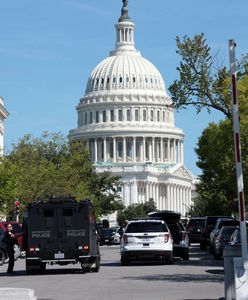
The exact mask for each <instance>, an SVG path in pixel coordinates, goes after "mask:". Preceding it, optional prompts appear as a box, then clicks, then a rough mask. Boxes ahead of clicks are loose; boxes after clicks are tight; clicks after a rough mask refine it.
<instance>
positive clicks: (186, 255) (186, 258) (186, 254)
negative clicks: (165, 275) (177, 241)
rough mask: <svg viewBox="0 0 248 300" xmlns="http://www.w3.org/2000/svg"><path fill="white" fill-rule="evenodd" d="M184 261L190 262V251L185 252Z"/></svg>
mask: <svg viewBox="0 0 248 300" xmlns="http://www.w3.org/2000/svg"><path fill="white" fill-rule="evenodd" d="M182 259H183V260H189V251H188V250H187V251H185V252H184V254H183V256H182Z"/></svg>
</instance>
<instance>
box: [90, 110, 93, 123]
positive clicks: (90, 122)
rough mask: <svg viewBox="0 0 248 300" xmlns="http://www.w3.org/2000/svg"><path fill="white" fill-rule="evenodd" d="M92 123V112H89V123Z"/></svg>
mask: <svg viewBox="0 0 248 300" xmlns="http://www.w3.org/2000/svg"><path fill="white" fill-rule="evenodd" d="M92 122H93V113H92V111H91V112H90V123H92Z"/></svg>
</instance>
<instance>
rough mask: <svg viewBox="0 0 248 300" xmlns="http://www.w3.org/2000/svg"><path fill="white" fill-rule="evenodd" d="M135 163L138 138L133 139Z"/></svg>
mask: <svg viewBox="0 0 248 300" xmlns="http://www.w3.org/2000/svg"><path fill="white" fill-rule="evenodd" d="M133 162H136V137H134V138H133Z"/></svg>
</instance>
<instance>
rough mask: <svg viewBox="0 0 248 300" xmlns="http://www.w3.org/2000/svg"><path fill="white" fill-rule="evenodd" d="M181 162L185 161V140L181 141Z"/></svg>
mask: <svg viewBox="0 0 248 300" xmlns="http://www.w3.org/2000/svg"><path fill="white" fill-rule="evenodd" d="M181 163H182V164H183V163H184V158H183V141H181Z"/></svg>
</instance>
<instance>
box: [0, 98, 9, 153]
mask: <svg viewBox="0 0 248 300" xmlns="http://www.w3.org/2000/svg"><path fill="white" fill-rule="evenodd" d="M8 116H9V113H8V111H7V110H6V108H5V107H4V100H3V98H2V97H0V156H2V155H3V150H4V120H5V119H7V118H8Z"/></svg>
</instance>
